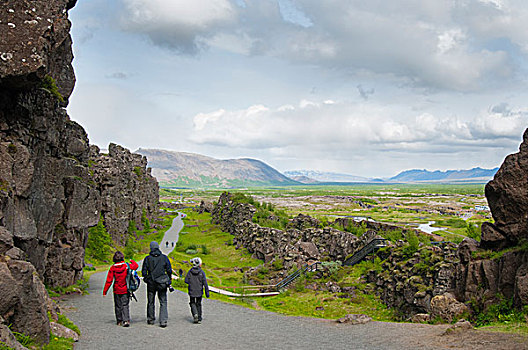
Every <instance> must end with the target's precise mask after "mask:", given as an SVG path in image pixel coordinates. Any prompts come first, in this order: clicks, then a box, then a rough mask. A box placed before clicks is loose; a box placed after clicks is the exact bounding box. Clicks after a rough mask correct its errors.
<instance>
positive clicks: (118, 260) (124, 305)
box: [103, 250, 138, 327]
mask: <svg viewBox="0 0 528 350" xmlns="http://www.w3.org/2000/svg"><path fill="white" fill-rule="evenodd" d="M112 260H113V261H114V265H112V266H111V267H110V270H108V275H107V276H106V283H105V286H104V289H103V296H106V293H107V292H108V289H109V288H110V286H111V285H112V282H114V309H115V315H116V320H117V325H118V326H123V327H128V326H130V312H129V310H128V304H129V302H130V297H129V295H128V289H127V283H126V276H127V269H128V267H127V264H126V263H125V256H124V255H123V253H121V252H120V251H119V250H118V251H117V252H115V254H114V257H113V259H112ZM130 268H131V269H132V270H136V269H137V268H138V264H137V262H135V261H134V260H130Z"/></svg>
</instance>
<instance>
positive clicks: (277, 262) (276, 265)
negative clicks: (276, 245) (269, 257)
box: [271, 258, 284, 271]
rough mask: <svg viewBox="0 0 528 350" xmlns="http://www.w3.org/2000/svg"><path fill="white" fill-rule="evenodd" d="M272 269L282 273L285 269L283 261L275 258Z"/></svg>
mask: <svg viewBox="0 0 528 350" xmlns="http://www.w3.org/2000/svg"><path fill="white" fill-rule="evenodd" d="M271 268H272V269H273V270H275V271H280V270H282V269H283V268H284V262H283V261H282V259H278V258H275V260H273V262H272V263H271Z"/></svg>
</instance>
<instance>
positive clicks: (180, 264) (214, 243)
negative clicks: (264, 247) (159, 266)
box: [169, 210, 262, 287]
mask: <svg viewBox="0 0 528 350" xmlns="http://www.w3.org/2000/svg"><path fill="white" fill-rule="evenodd" d="M183 212H185V213H186V214H187V218H186V219H184V220H185V227H184V231H185V232H187V233H186V234H180V237H179V240H178V243H177V244H176V249H174V250H173V251H172V252H171V254H169V257H170V258H171V260H172V261H173V269H175V270H176V271H177V270H178V269H179V268H182V269H183V270H184V271H187V270H189V269H190V267H191V266H190V264H188V263H185V262H188V261H189V260H190V259H191V258H193V257H195V256H199V257H200V258H201V259H202V261H203V266H202V268H203V270H204V271H205V273H206V275H207V278H208V280H209V281H210V282H209V283H210V284H211V285H214V286H217V287H218V286H237V285H240V284H241V282H242V277H243V273H242V272H240V271H235V267H237V268H244V267H254V266H258V265H260V264H262V261H260V260H257V259H253V258H251V255H250V254H249V253H248V252H247V251H246V250H245V249H239V250H237V249H235V247H234V246H233V245H231V244H230V242H231V241H232V240H233V236H232V235H230V234H229V233H225V232H222V231H221V230H220V228H219V227H218V226H217V225H213V224H211V223H210V221H211V216H210V215H209V214H206V213H204V214H198V213H197V212H195V211H193V210H184V211H183ZM202 246H206V247H207V248H206V253H207V254H204V249H203V248H202ZM189 247H195V248H197V249H196V253H193V254H187V253H186V251H187V250H189Z"/></svg>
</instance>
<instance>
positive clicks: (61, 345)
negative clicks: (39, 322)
mask: <svg viewBox="0 0 528 350" xmlns="http://www.w3.org/2000/svg"><path fill="white" fill-rule="evenodd" d="M71 349H73V340H72V339H71V338H61V337H56V336H54V335H51V336H50V342H49V344H47V345H44V346H43V347H42V350H71Z"/></svg>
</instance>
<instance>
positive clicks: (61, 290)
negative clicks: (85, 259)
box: [46, 276, 88, 297]
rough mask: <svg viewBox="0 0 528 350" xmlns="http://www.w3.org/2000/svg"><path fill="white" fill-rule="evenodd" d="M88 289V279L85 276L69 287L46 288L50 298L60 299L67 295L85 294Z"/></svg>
mask: <svg viewBox="0 0 528 350" xmlns="http://www.w3.org/2000/svg"><path fill="white" fill-rule="evenodd" d="M86 289H88V277H86V276H83V277H82V278H80V279H79V280H77V282H75V284H72V285H71V286H68V287H48V286H46V290H47V291H48V294H49V296H50V297H58V296H61V295H65V294H71V293H81V294H85V293H86Z"/></svg>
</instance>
